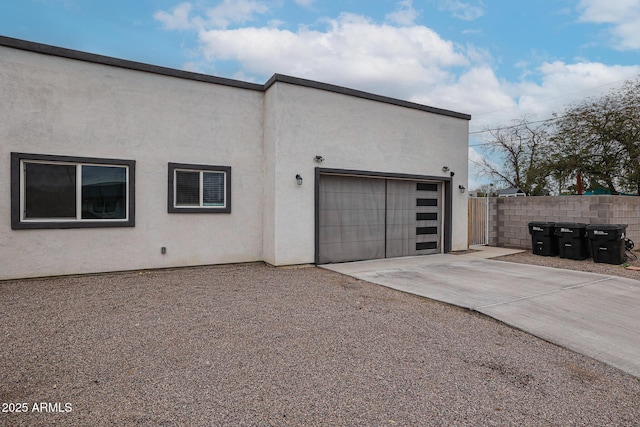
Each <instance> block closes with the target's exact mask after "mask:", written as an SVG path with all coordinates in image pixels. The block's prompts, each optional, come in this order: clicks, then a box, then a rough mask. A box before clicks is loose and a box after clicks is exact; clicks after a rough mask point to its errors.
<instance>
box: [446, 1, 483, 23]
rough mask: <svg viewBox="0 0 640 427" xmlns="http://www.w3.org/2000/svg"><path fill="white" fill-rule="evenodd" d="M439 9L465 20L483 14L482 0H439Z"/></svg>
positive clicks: (470, 19)
mask: <svg viewBox="0 0 640 427" xmlns="http://www.w3.org/2000/svg"><path fill="white" fill-rule="evenodd" d="M440 9H441V10H446V11H448V12H451V14H452V15H453V16H454V17H456V18H459V19H463V20H465V21H473V20H474V19H478V18H480V17H481V16H482V15H484V4H483V3H482V1H476V2H475V4H471V3H466V2H463V1H460V0H440Z"/></svg>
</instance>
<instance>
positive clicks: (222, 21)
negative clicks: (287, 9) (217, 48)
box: [153, 0, 269, 30]
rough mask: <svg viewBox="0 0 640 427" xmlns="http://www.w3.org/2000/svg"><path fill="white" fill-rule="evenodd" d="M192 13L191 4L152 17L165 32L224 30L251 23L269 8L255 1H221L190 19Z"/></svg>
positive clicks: (184, 4)
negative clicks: (159, 23)
mask: <svg viewBox="0 0 640 427" xmlns="http://www.w3.org/2000/svg"><path fill="white" fill-rule="evenodd" d="M192 12H196V10H194V5H193V4H192V3H181V4H179V5H178V6H176V7H175V8H174V9H172V10H171V12H165V11H158V12H156V13H155V14H154V15H153V17H154V19H156V20H157V21H160V22H161V23H162V24H163V26H164V28H165V29H167V30H186V29H200V30H203V29H207V28H222V29H226V28H228V27H229V26H230V25H232V24H245V23H247V22H251V21H253V20H254V19H255V18H256V16H257V15H263V14H266V13H268V12H269V7H268V6H267V5H266V4H265V3H263V2H261V1H257V0H223V1H222V2H220V3H219V4H218V5H217V6H215V7H207V8H204V9H203V10H197V12H201V15H196V16H193V17H192V16H191V15H192Z"/></svg>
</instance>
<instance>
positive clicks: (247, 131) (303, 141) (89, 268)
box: [0, 37, 470, 280]
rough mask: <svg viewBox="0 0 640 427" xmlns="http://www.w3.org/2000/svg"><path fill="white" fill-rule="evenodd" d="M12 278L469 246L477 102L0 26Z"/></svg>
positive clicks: (0, 253) (0, 193)
mask: <svg viewBox="0 0 640 427" xmlns="http://www.w3.org/2000/svg"><path fill="white" fill-rule="evenodd" d="M0 114H1V117H2V120H1V121H0V164H1V167H0V174H1V177H2V179H1V180H0V280H3V279H13V278H25V277H41V276H50V275H65V274H82V273H94V272H108V271H122V270H137V269H152V268H165V267H179V266H195V265H207V264H222V263H238V262H251V261H265V262H267V263H269V264H273V265H276V266H281V265H293V264H307V263H317V264H322V263H329V262H342V261H352V260H362V259H373V258H384V257H398V256H408V255H421V254H431V253H442V252H448V251H451V250H464V249H466V248H467V194H465V193H464V192H462V191H461V190H460V189H459V188H462V187H467V156H468V154H467V137H468V123H469V119H470V116H468V115H466V114H461V113H457V112H453V111H448V110H443V109H438V108H433V107H429V106H424V105H418V104H415V103H410V102H406V101H401V100H397V99H392V98H388V97H383V96H378V95H374V94H371V93H365V92H361V91H357V90H352V89H348V88H344V87H339V86H334V85H329V84H324V83H319V82H316V81H309V80H304V79H299V78H294V77H289V76H284V75H278V74H276V75H274V76H273V77H272V78H271V79H269V81H268V82H266V83H265V84H254V83H246V82H240V81H236V80H229V79H224V78H219V77H213V76H208V75H202V74H196V73H190V72H185V71H179V70H174V69H168V68H163V67H157V66H152V65H147V64H141V63H136V62H130V61H125V60H120V59H115V58H110V57H104V56H99V55H93V54H88V53H83V52H78V51H73V50H68V49H62V48H58V47H53V46H48V45H42V44H37V43H32V42H27V41H23V40H17V39H12V38H6V37H0Z"/></svg>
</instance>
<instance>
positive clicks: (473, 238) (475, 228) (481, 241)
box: [469, 197, 489, 246]
mask: <svg viewBox="0 0 640 427" xmlns="http://www.w3.org/2000/svg"><path fill="white" fill-rule="evenodd" d="M487 244H489V198H487V197H469V246H471V245H487Z"/></svg>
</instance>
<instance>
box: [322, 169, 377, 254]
mask: <svg viewBox="0 0 640 427" xmlns="http://www.w3.org/2000/svg"><path fill="white" fill-rule="evenodd" d="M319 186H320V193H319V230H318V231H319V235H318V239H319V254H318V255H319V256H318V262H319V263H321V264H325V263H331V262H346V261H358V260H365V259H376V258H384V257H385V208H384V206H385V181H384V180H383V179H372V178H354V177H344V176H331V175H321V176H320V183H319Z"/></svg>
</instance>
